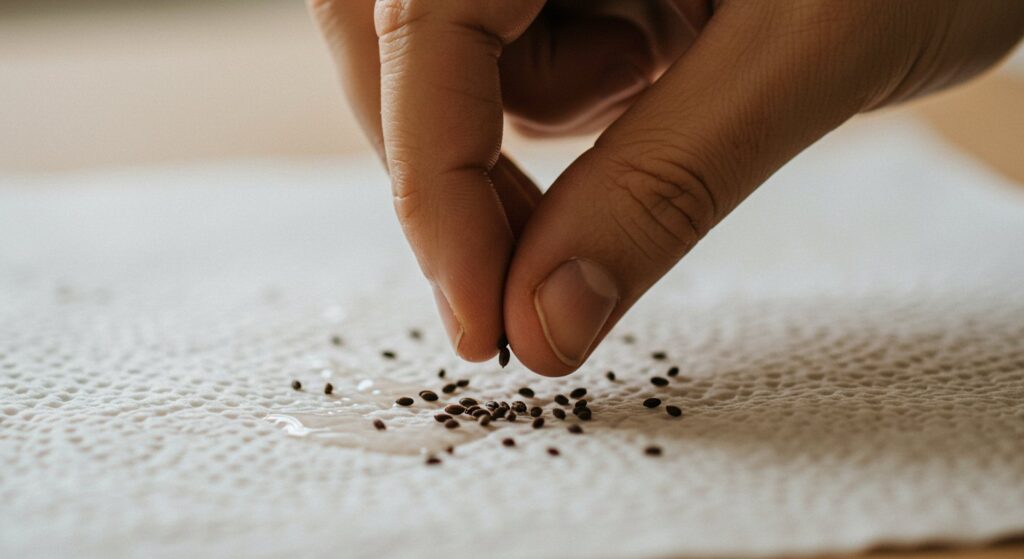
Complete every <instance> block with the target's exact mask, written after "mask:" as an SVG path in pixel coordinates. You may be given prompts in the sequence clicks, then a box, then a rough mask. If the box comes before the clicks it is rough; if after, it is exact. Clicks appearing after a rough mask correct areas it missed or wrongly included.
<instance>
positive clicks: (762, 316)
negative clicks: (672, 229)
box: [0, 121, 1024, 558]
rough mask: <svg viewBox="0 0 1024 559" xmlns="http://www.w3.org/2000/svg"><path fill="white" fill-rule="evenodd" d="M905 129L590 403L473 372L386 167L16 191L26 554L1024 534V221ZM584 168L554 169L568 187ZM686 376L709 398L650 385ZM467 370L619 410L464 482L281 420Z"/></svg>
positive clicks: (677, 309) (524, 448)
mask: <svg viewBox="0 0 1024 559" xmlns="http://www.w3.org/2000/svg"><path fill="white" fill-rule="evenodd" d="M878 126H881V125H877V126H876V127H875V128H873V129H870V130H868V131H867V132H866V133H862V132H853V131H849V132H843V133H840V134H839V135H837V136H834V137H831V138H829V139H827V140H826V141H824V142H823V143H821V144H819V145H818V146H815V147H814V148H812V149H811V150H809V151H808V152H806V153H805V154H803V155H802V156H800V157H799V158H798V159H797V160H796V161H795V162H794V163H792V164H791V165H789V166H788V167H787V168H785V169H784V170H783V171H782V172H780V173H779V174H778V175H777V176H776V177H774V178H773V179H772V180H771V181H770V182H769V183H768V184H767V185H766V186H765V187H763V189H762V190H760V191H759V192H758V193H756V194H755V195H754V196H753V197H752V198H751V199H750V200H749V202H748V203H747V204H746V205H745V206H744V207H742V208H740V209H739V210H738V211H737V212H736V213H734V214H733V215H732V216H731V217H729V218H728V219H727V220H726V221H725V222H724V223H723V224H722V225H721V226H720V227H719V228H718V229H717V230H716V231H714V232H713V233H712V234H711V235H710V236H709V237H708V238H707V239H706V240H705V242H704V243H702V244H701V245H700V246H699V247H698V248H697V249H696V250H695V251H694V252H693V253H692V254H691V255H690V256H688V257H687V258H686V259H685V261H684V262H683V263H681V264H680V265H679V266H678V267H677V268H676V270H674V271H673V272H672V273H671V274H670V275H669V276H668V277H666V278H665V280H664V281H663V282H662V283H660V284H659V285H658V286H657V287H656V288H655V289H654V290H652V291H651V292H650V294H649V295H648V296H647V297H646V299H645V300H644V301H643V302H642V303H641V304H640V305H639V306H638V307H637V308H636V309H635V310H634V311H633V312H632V313H630V315H629V316H628V317H627V319H625V320H624V322H623V323H622V324H621V325H620V326H619V327H618V328H617V329H616V330H615V332H613V334H612V335H611V336H610V337H609V339H608V341H607V342H606V343H605V345H604V346H603V347H602V348H600V350H599V351H598V352H597V353H596V354H595V355H594V357H593V359H592V360H591V362H590V363H589V364H588V365H587V366H585V367H584V369H583V370H582V372H581V373H579V374H577V375H574V376H572V377H569V378H567V379H540V378H537V377H535V376H533V375H532V374H531V373H529V372H528V371H525V370H523V368H522V367H520V366H518V365H516V364H515V362H514V361H513V365H512V366H511V367H510V368H509V369H506V370H500V369H498V367H497V365H496V364H494V363H489V364H476V365H474V364H465V363H459V362H457V360H456V359H455V358H454V357H453V356H452V353H451V351H450V350H449V349H448V347H447V344H446V342H445V340H444V338H443V331H442V330H441V328H440V325H439V322H438V320H437V319H436V318H435V316H434V311H433V308H432V301H431V298H430V294H429V290H428V288H427V287H426V286H425V285H424V282H422V281H421V279H420V277H419V274H418V272H416V271H415V266H414V263H413V260H412V258H411V257H410V255H409V251H408V249H407V248H405V244H404V242H403V240H402V239H401V236H400V233H399V230H398V227H397V225H396V224H395V221H394V218H393V217H392V215H391V208H390V199H389V194H388V191H387V187H386V181H385V178H384V177H383V175H382V173H381V172H380V171H379V170H378V169H377V164H376V163H375V162H374V161H370V160H350V161H344V162H342V163H324V162H320V163H308V164H300V163H246V164H235V165H230V166H221V167H216V166H208V167H195V168H185V169H165V170H125V171H120V172H113V171H111V172H103V173H96V174H91V175H66V176H64V175H58V176H51V177H43V178H40V177H33V178H28V177H21V178H18V177H8V178H6V179H2V180H0V183H2V184H0V556H3V557H12V558H13V557H19V558H24V557H56V556H61V557H64V556H71V555H78V556H104V557H114V556H128V555H132V556H145V557H182V556H187V557H286V556H287V557H315V556H323V557H364V556H371V557H376V556H380V557H407V556H408V557H412V556H422V557H437V556H441V554H442V553H449V554H450V555H449V556H452V557H466V556H470V555H478V554H482V553H486V554H487V555H489V556H495V557H501V556H508V557H556V556H558V557H637V556H677V555H678V556H688V555H730V556H733V555H769V554H777V553H809V552H831V551H847V550H855V549H859V548H863V547H865V546H870V545H875V544H881V543H888V544H912V543H920V542H932V541H951V542H981V541H986V540H989V539H991V538H995V537H1001V536H1006V535H1009V534H1015V533H1020V532H1022V531H1024V288H1022V282H1024V250H1022V247H1024V197H1022V196H1021V194H1020V192H1018V191H1014V190H1013V189H1012V188H1011V187H1009V186H1007V185H1003V184H1000V182H999V181H998V180H997V179H995V178H993V177H991V176H989V175H987V174H985V173H984V172H981V171H979V170H978V169H976V168H974V167H972V166H971V165H969V164H967V163H965V162H964V161H962V160H960V159H958V158H957V157H956V156H953V155H951V154H950V153H949V152H948V151H946V150H945V149H943V148H941V147H938V146H935V145H933V144H932V143H931V141H930V140H929V138H928V137H927V135H926V134H925V133H924V132H922V131H920V130H917V129H915V128H913V127H912V126H910V125H907V124H906V123H902V122H898V121H894V122H890V123H888V124H886V125H885V126H884V127H882V128H879V127H878ZM564 158H565V154H560V155H552V154H550V153H549V154H541V155H537V154H535V157H534V158H532V159H530V158H527V159H528V160H529V161H532V166H533V168H534V169H533V170H534V171H535V172H536V173H537V174H538V175H540V176H541V177H543V178H544V179H550V178H551V177H552V176H553V174H554V173H555V172H556V170H557V168H558V165H560V164H561V163H562V162H563V159H564ZM412 327H416V328H420V329H421V330H422V331H423V339H422V340H420V341H416V340H413V339H410V337H409V336H408V335H407V331H408V329H409V328H412ZM627 334H632V335H634V336H635V337H636V339H637V341H636V343H635V344H634V345H629V344H627V343H625V342H624V341H623V336H625V335H627ZM333 335H340V336H342V337H343V338H344V345H342V346H341V347H337V346H334V345H332V344H331V343H330V337H331V336H333ZM385 348H387V349H391V350H393V351H395V352H396V353H397V354H398V358H397V359H395V360H393V361H392V360H387V359H383V358H381V356H380V355H379V352H380V351H381V350H382V349H385ZM654 350H665V351H667V353H668V355H669V359H668V360H667V361H664V362H658V361H654V360H652V358H651V357H650V353H651V352H652V351H654ZM673 364H674V365H678V366H679V367H680V368H681V369H682V377H685V378H682V377H681V378H677V379H674V380H673V383H672V384H671V385H670V386H669V387H667V388H662V389H658V388H655V387H654V386H652V385H651V384H650V383H649V382H648V380H647V379H648V378H649V377H650V376H651V375H652V374H660V373H663V372H664V370H665V369H666V368H667V367H668V366H669V365H673ZM438 367H447V369H448V371H449V374H450V376H451V377H453V378H469V379H471V381H472V384H471V386H470V388H469V389H467V391H466V394H470V395H478V396H487V395H489V394H510V393H511V392H512V391H513V390H515V389H516V388H518V387H519V386H522V385H524V384H529V385H530V386H532V387H533V388H534V389H535V390H536V391H537V392H538V395H540V396H544V397H548V396H550V395H552V394H554V393H555V392H556V391H558V392H564V391H566V390H567V389H570V388H573V387H576V386H587V387H589V388H590V391H591V397H592V399H593V401H594V403H593V407H594V410H595V420H594V421H592V422H590V423H588V424H586V429H587V433H586V434H584V435H582V436H574V435H571V434H569V433H568V432H567V431H566V430H565V429H564V428H563V426H562V425H561V424H559V422H557V421H555V420H552V419H550V416H549V424H548V425H549V427H548V428H545V429H542V430H538V431H534V430H531V429H529V428H528V426H527V425H525V424H523V423H521V422H520V423H519V424H517V425H508V424H505V423H501V424H500V427H497V428H495V429H493V431H492V432H491V433H490V434H489V435H488V436H486V437H484V438H480V439H477V440H474V441H472V442H469V443H467V444H465V445H463V446H460V447H459V448H458V450H457V451H456V454H455V455H454V456H451V457H449V456H447V455H444V456H443V458H444V459H445V463H444V464H443V465H441V466H438V467H428V466H425V465H424V463H423V459H422V457H417V456H396V455H391V454H382V453H376V452H366V451H360V450H355V449H350V448H344V447H341V446H335V445H330V444H325V443H324V441H322V440H320V439H316V438H310V437H305V438H303V437H295V436H291V435H288V434H287V433H286V432H285V431H284V430H283V429H281V428H280V427H278V426H275V425H274V424H272V423H271V422H269V421H267V420H266V417H267V416H268V415H269V414H275V413H281V412H288V411H294V410H299V409H304V410H307V411H312V412H314V413H315V412H324V411H329V410H332V409H335V408H336V407H338V406H341V405H342V404H341V403H340V402H341V399H340V398H341V396H343V395H344V394H345V393H347V392H349V391H351V390H352V389H353V388H352V384H353V383H354V382H356V381H358V380H361V379H366V378H374V377H379V378H387V379H390V380H393V381H402V382H411V383H415V384H418V385H424V386H428V387H432V388H435V389H436V388H437V387H439V382H440V381H439V380H438V379H437V378H436V375H435V373H436V370H437V368H438ZM608 369H614V370H615V371H616V372H617V373H618V378H619V381H618V382H615V383H612V382H609V381H607V380H606V379H605V378H604V372H605V371H606V370H608ZM325 377H330V378H331V379H332V381H333V382H335V384H336V385H337V386H338V387H339V390H338V392H339V394H340V396H339V395H336V397H335V398H334V399H329V398H326V397H324V396H323V395H322V394H318V393H317V391H318V390H319V387H320V386H322V382H323V379H324V378H325ZM293 378H298V379H301V380H303V381H304V382H305V383H306V385H307V387H309V388H308V390H307V391H306V392H293V391H292V390H291V389H290V388H289V383H290V382H291V380H292V379H293ZM647 395H659V396H660V397H662V398H663V399H664V400H666V402H667V403H676V404H678V405H680V406H681V407H682V408H683V409H684V411H685V415H684V417H682V418H681V419H677V420H673V419H670V418H668V416H667V415H665V413H664V412H663V411H662V410H654V411H650V410H646V409H644V408H642V407H641V406H640V404H639V402H640V400H641V399H642V398H643V397H646V396H647ZM422 407H423V403H422V402H420V403H418V404H417V405H416V406H414V410H409V411H408V414H410V419H409V421H408V425H409V426H410V428H411V427H416V426H417V422H422V417H421V416H417V415H415V413H416V409H420V408H422ZM388 413H392V414H397V413H405V412H392V411H389V412H388ZM426 421H430V420H429V419H427V420H426ZM421 427H422V426H421ZM435 428H438V429H439V428H440V427H439V426H435ZM463 429H464V430H466V432H469V430H470V429H479V428H478V427H477V426H475V425H464V427H463ZM510 434H512V435H514V436H515V437H516V439H517V443H518V444H517V447H516V448H514V449H507V448H504V447H502V446H501V444H500V440H501V438H503V437H505V436H509V435H510ZM648 444H658V445H660V446H661V447H663V449H664V455H663V456H661V457H659V458H651V457H647V456H645V455H644V454H643V448H644V447H645V446H646V445H648ZM548 446H557V447H558V448H560V449H561V451H562V455H561V456H560V457H557V458H553V457H550V456H548V455H547V454H546V453H545V449H546V448H547V447H548Z"/></svg>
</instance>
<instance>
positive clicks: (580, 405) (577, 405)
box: [572, 400, 587, 409]
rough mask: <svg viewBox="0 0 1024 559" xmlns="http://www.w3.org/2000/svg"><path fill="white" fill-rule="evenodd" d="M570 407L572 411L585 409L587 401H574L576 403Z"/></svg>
mask: <svg viewBox="0 0 1024 559" xmlns="http://www.w3.org/2000/svg"><path fill="white" fill-rule="evenodd" d="M572 407H573V408H574V409H575V408H585V407H587V401H586V400H576V403H575V404H573V405H572Z"/></svg>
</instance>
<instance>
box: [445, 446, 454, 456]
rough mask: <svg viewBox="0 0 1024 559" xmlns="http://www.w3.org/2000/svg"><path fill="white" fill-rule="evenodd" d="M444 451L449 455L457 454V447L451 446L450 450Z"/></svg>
mask: <svg viewBox="0 0 1024 559" xmlns="http://www.w3.org/2000/svg"><path fill="white" fill-rule="evenodd" d="M444 451H445V452H447V453H448V454H455V447H454V446H449V447H448V448H446V449H444Z"/></svg>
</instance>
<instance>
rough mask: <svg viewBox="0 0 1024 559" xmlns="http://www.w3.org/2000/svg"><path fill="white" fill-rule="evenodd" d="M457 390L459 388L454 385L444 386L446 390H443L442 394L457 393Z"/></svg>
mask: <svg viewBox="0 0 1024 559" xmlns="http://www.w3.org/2000/svg"><path fill="white" fill-rule="evenodd" d="M456 388H458V386H456V385H455V384H454V383H450V384H446V385H444V388H442V389H441V392H444V393H445V394H451V393H452V392H455V389H456Z"/></svg>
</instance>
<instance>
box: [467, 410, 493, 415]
mask: <svg viewBox="0 0 1024 559" xmlns="http://www.w3.org/2000/svg"><path fill="white" fill-rule="evenodd" d="M466 413H468V414H469V415H472V416H473V417H481V416H484V415H491V412H489V411H487V410H485V409H483V408H477V409H475V410H473V411H468V410H467V411H466Z"/></svg>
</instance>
